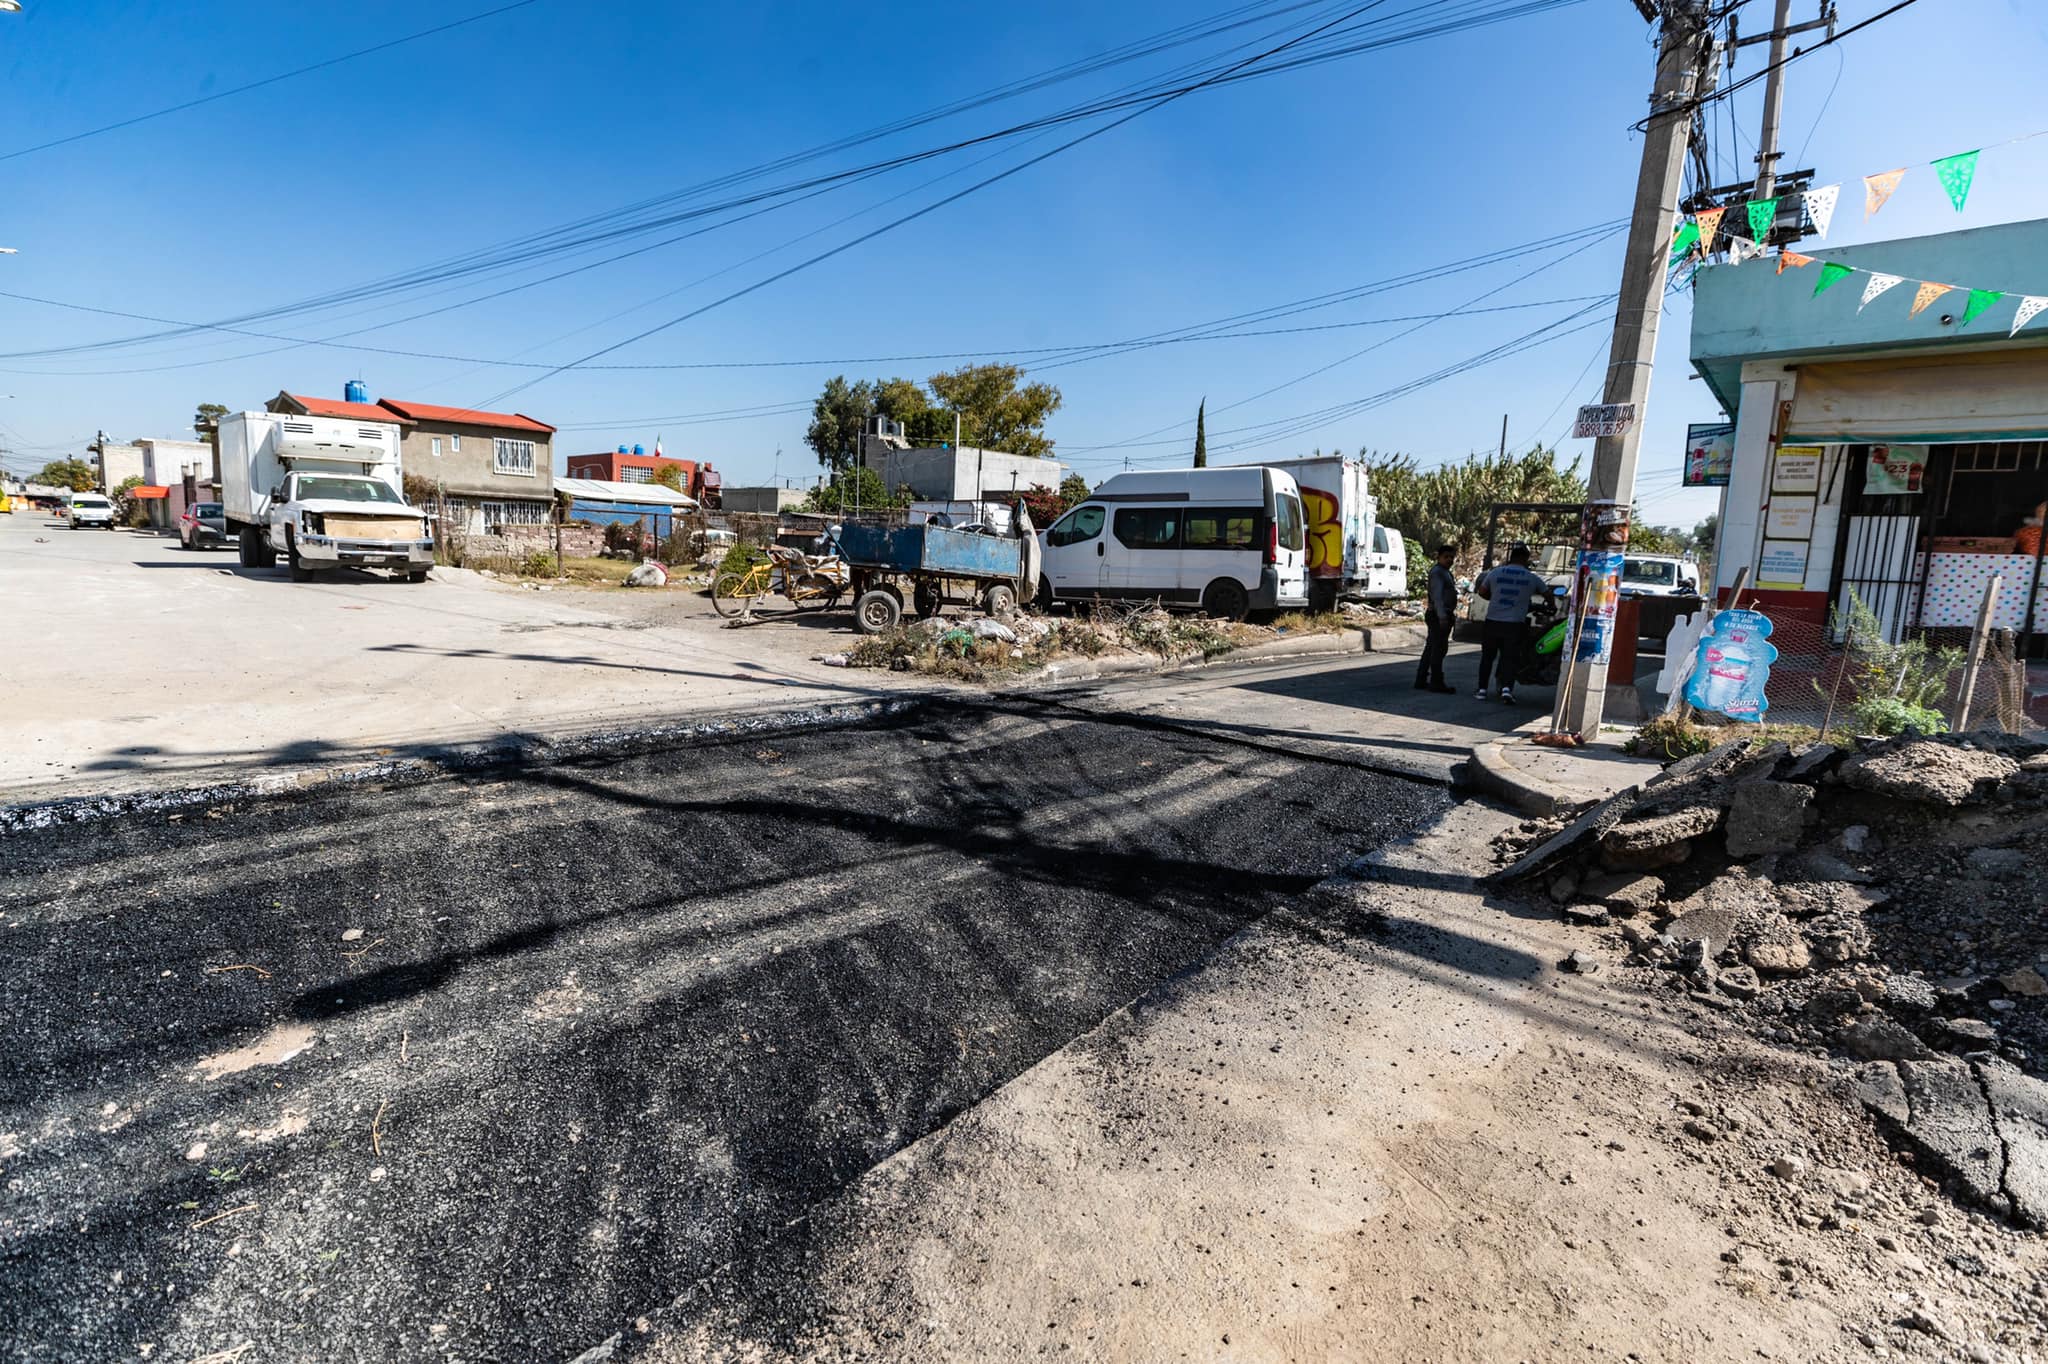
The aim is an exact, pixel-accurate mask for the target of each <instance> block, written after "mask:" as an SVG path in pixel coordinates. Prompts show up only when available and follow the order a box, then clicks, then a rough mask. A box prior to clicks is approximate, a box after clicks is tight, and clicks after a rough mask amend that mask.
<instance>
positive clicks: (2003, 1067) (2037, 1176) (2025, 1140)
mask: <svg viewBox="0 0 2048 1364" xmlns="http://www.w3.org/2000/svg"><path fill="white" fill-rule="evenodd" d="M1977 1078H1978V1079H1980V1080H1982V1081H1983V1083H1984V1093H1985V1096H1986V1097H1987V1098H1988V1099H1989V1100H1990V1102H1991V1117H1992V1121H1993V1122H1994V1123H1995V1124H1996V1126H1997V1128H1998V1136H1999V1140H2001V1141H2002V1142H2004V1143H2005V1179H2004V1184H2003V1188H2004V1192H2005V1195H2006V1197H2007V1198H2010V1199H2011V1200H2012V1215H2013V1220H2015V1221H2017V1222H2019V1223H2021V1224H2022V1225H2025V1226H2029V1227H2035V1228H2040V1227H2044V1226H2048V1084H2044V1083H2042V1082H2041V1081H2040V1080H2037V1079H2035V1078H2034V1077H2033V1076H2031V1075H2028V1074H2026V1073H2024V1072H2023V1071H2021V1070H2020V1069H2019V1068H2017V1067H2015V1066H2010V1065H2007V1064H2006V1063H2005V1062H2003V1061H1982V1062H1979V1063H1978V1064H1977Z"/></svg>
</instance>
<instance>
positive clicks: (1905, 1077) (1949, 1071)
mask: <svg viewBox="0 0 2048 1364" xmlns="http://www.w3.org/2000/svg"><path fill="white" fill-rule="evenodd" d="M1898 1066H1899V1078H1900V1080H1902V1081H1903V1082H1904V1083H1905V1087H1906V1104H1907V1108H1908V1113H1909V1116H1908V1117H1907V1119H1906V1125H1905V1129H1904V1135H1905V1136H1906V1138H1907V1139H1908V1140H1909V1141H1911V1142H1912V1143H1913V1144H1914V1145H1915V1146H1917V1147H1919V1148H1920V1149H1921V1150H1922V1151H1924V1152H1926V1153H1927V1154H1928V1155H1929V1156H1931V1157H1933V1158H1934V1159H1935V1160H1936V1161H1937V1162H1938V1163H1939V1164H1940V1165H1941V1167H1942V1168H1943V1170H1944V1171H1946V1172H1947V1173H1948V1174H1950V1175H1952V1176H1953V1177H1954V1178H1955V1179H1957V1180H1958V1181H1959V1182H1960V1183H1961V1184H1962V1185H1963V1186H1964V1188H1965V1189H1966V1190H1968V1192H1969V1193H1970V1195H1971V1196H1972V1197H1973V1198H1974V1199H1976V1200H1977V1201H1978V1202H1982V1201H1983V1200H1985V1199H1986V1198H1989V1197H1990V1196H1992V1195H1993V1194H1996V1193H1998V1192H1999V1183H2000V1177H2001V1176H2002V1175H2003V1174H2004V1173H2005V1148H2004V1147H2003V1146H2001V1145H2000V1144H1999V1140H1998V1133H1997V1132H1996V1131H1994V1130H1993V1129H1992V1124H1991V1108H1990V1106H1989V1105H1988V1104H1986V1103H1985V1101H1984V1090H1983V1088H1982V1086H1981V1085H1979V1084H1978V1081H1977V1075H1976V1072H1975V1071H1973V1070H1972V1068H1971V1066H1970V1064H1969V1062H1967V1061H1949V1060H1940V1061H1901V1062H1899V1063H1898Z"/></svg>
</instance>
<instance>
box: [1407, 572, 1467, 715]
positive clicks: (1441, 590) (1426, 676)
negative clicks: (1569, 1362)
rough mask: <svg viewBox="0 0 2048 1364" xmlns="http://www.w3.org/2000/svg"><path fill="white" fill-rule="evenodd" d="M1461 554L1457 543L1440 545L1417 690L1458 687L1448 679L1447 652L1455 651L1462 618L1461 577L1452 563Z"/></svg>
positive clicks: (1425, 614)
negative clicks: (1454, 634)
mask: <svg viewBox="0 0 2048 1364" xmlns="http://www.w3.org/2000/svg"><path fill="white" fill-rule="evenodd" d="M1457 557H1458V547H1457V546H1456V545H1438V546H1437V548H1436V562H1435V563H1434V564H1432V565H1431V566H1430V569H1429V593H1428V597H1427V603H1428V605H1427V606H1426V608H1425V609H1424V611H1423V614H1422V621H1423V624H1425V625H1426V626H1428V627H1429V642H1428V643H1427V644H1424V645H1423V646H1422V663H1421V666H1419V667H1418V668H1416V670H1415V690H1417V691H1440V692H1450V691H1456V690H1457V688H1456V687H1453V686H1452V685H1451V684H1450V683H1448V682H1446V681H1444V655H1445V654H1447V653H1449V652H1450V651H1451V627H1452V626H1453V625H1455V624H1456V623H1457V620H1458V580H1457V579H1456V578H1454V577H1452V576H1451V564H1452V563H1453V561H1455V560H1456V559H1457Z"/></svg>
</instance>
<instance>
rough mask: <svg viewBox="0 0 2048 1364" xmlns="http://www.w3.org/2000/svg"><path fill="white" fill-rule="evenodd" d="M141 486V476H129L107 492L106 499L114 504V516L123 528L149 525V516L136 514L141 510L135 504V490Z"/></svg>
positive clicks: (145, 513)
mask: <svg viewBox="0 0 2048 1364" xmlns="http://www.w3.org/2000/svg"><path fill="white" fill-rule="evenodd" d="M141 486H142V475H141V474H130V475H128V477H126V478H124V479H122V480H121V481H120V482H119V483H117V484H116V485H114V486H113V487H112V488H109V489H108V490H107V498H108V500H109V501H111V502H112V503H113V504H114V515H115V516H116V517H117V518H118V519H119V520H120V522H121V524H122V525H124V526H143V525H147V524H148V523H149V514H148V513H147V512H143V513H142V514H141V515H140V516H138V515H137V514H136V513H138V512H141V511H142V509H141V507H139V506H138V505H137V504H136V501H135V490H136V489H137V488H140V487H141Z"/></svg>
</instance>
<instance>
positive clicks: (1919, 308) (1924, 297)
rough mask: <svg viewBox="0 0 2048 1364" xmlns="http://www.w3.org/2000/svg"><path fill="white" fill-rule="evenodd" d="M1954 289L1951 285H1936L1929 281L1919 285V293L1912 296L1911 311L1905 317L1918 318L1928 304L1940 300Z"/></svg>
mask: <svg viewBox="0 0 2048 1364" xmlns="http://www.w3.org/2000/svg"><path fill="white" fill-rule="evenodd" d="M1955 287H1956V286H1955V285H1953V284H1936V283H1935V282H1934V281H1933V280H1931V279H1930V280H1926V281H1923V282H1922V283H1921V285H1920V292H1919V293H1917V294H1915V295H1913V311H1912V312H1910V313H1907V314H1906V316H1908V317H1918V316H1920V314H1921V313H1922V312H1924V311H1925V310H1926V308H1927V305H1928V304H1930V303H1932V302H1934V300H1935V299H1937V298H1940V297H1941V296H1942V295H1943V294H1945V293H1948V292H1949V291H1950V290H1951V289H1954V288H1955Z"/></svg>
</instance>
